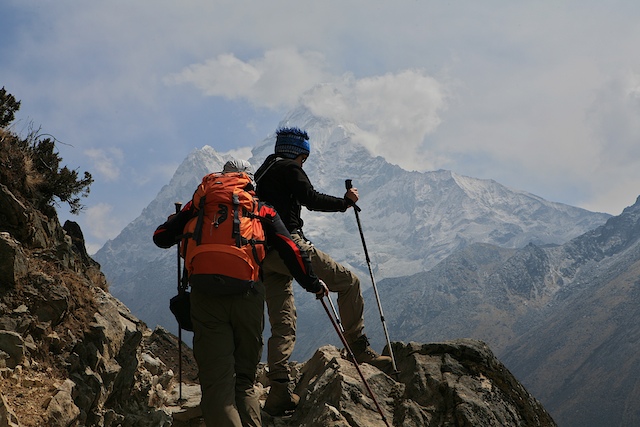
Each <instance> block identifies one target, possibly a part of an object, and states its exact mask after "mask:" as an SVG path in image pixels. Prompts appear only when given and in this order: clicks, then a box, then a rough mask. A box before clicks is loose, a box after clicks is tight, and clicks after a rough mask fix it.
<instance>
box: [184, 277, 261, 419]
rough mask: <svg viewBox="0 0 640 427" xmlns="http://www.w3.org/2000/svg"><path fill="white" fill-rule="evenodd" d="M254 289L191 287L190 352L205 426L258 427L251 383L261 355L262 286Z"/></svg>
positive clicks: (254, 394) (257, 408)
mask: <svg viewBox="0 0 640 427" xmlns="http://www.w3.org/2000/svg"><path fill="white" fill-rule="evenodd" d="M256 290H257V292H252V291H250V292H248V293H246V294H241V295H230V296H213V295H209V294H207V293H205V292H202V291H198V290H197V289H193V290H192V293H191V318H192V320H193V332H194V336H193V352H194V356H195V358H196V362H197V363H198V371H199V373H198V376H199V379H200V388H201V389H202V400H201V402H200V408H201V409H202V414H203V416H204V420H205V423H206V425H207V426H209V427H223V426H224V427H227V426H229V427H245V426H251V427H259V426H261V425H262V421H261V418H260V402H259V401H258V394H257V392H256V390H255V389H254V387H253V385H254V382H255V378H256V370H257V367H258V363H259V362H260V358H261V356H262V344H263V342H262V330H263V328H264V286H263V285H262V283H257V284H256Z"/></svg>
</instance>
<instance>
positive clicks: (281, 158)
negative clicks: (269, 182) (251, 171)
mask: <svg viewBox="0 0 640 427" xmlns="http://www.w3.org/2000/svg"><path fill="white" fill-rule="evenodd" d="M280 160H284V157H280V156H276V157H274V158H273V159H271V161H270V162H269V164H267V166H266V167H265V168H264V169H263V170H261V171H259V172H260V174H256V175H255V176H254V179H255V181H256V183H257V182H259V181H260V180H261V179H262V177H263V176H264V175H265V174H266V173H267V172H268V171H269V169H271V166H273V165H275V164H276V162H279V161H280Z"/></svg>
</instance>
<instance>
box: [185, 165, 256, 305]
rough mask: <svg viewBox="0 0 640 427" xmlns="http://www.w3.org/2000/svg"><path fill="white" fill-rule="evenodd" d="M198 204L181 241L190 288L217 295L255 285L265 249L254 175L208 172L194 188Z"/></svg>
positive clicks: (233, 292)
mask: <svg viewBox="0 0 640 427" xmlns="http://www.w3.org/2000/svg"><path fill="white" fill-rule="evenodd" d="M193 206H194V207H195V209H196V212H197V216H195V217H193V218H191V219H190V220H189V222H187V224H186V226H185V228H184V235H185V239H183V241H182V255H183V256H184V259H185V268H186V270H187V274H188V277H189V283H190V284H191V286H192V287H198V289H202V290H203V291H207V292H210V293H212V294H218V295H227V294H235V293H242V292H245V291H247V290H249V289H252V288H253V285H254V283H255V282H256V281H257V280H258V277H259V272H260V264H261V263H262V260H263V259H264V257H265V253H266V250H265V234H264V230H263V228H262V223H261V222H260V216H258V209H259V207H258V199H257V198H256V197H255V193H254V191H253V185H252V181H251V177H250V176H249V175H248V174H247V173H245V172H230V173H212V174H209V175H207V176H205V177H204V178H203V179H202V183H201V184H200V185H199V186H198V188H197V190H196V191H195V193H194V195H193Z"/></svg>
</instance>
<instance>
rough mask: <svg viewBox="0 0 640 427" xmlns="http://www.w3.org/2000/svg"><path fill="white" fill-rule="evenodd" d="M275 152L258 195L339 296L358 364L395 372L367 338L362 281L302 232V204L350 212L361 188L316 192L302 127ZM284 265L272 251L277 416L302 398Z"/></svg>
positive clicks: (281, 139)
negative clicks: (339, 193) (293, 363)
mask: <svg viewBox="0 0 640 427" xmlns="http://www.w3.org/2000/svg"><path fill="white" fill-rule="evenodd" d="M274 151H275V152H274V154H271V155H269V156H268V157H267V158H266V159H265V161H264V163H263V164H262V166H260V168H258V171H257V172H256V176H255V178H256V182H257V189H256V191H257V194H258V197H260V199H261V200H264V201H265V202H267V203H269V204H271V205H273V207H275V209H276V210H277V211H278V214H279V215H280V216H281V217H282V220H283V221H284V223H285V225H286V227H287V229H288V230H289V232H290V233H291V236H292V237H293V240H294V241H295V242H296V243H297V244H298V246H300V248H302V249H303V250H305V251H306V252H307V253H308V254H309V257H310V258H311V264H312V265H313V269H314V271H315V272H316V274H317V275H318V277H320V278H321V279H322V280H323V281H324V282H325V283H326V284H327V286H328V287H329V290H330V291H331V292H337V293H338V310H339V311H340V317H341V319H342V324H343V326H344V329H345V332H344V335H345V338H346V340H347V342H348V344H349V347H350V348H351V349H352V351H353V353H354V356H355V358H356V360H357V362H358V363H369V364H371V365H374V366H376V367H378V368H379V369H381V370H383V371H385V372H387V373H391V372H392V363H391V358H390V357H388V356H381V355H379V354H378V353H376V352H375V351H373V350H372V349H371V347H370V346H369V341H368V339H367V336H366V335H365V334H364V300H363V298H362V293H361V290H360V279H358V277H357V276H356V275H355V274H354V273H353V272H351V271H349V270H348V269H347V268H346V267H344V266H343V265H341V264H339V263H337V262H336V261H334V260H333V258H331V256H329V255H328V254H326V253H324V252H322V251H321V250H320V249H318V248H317V247H315V246H314V245H313V244H312V243H311V242H310V241H308V240H307V239H306V238H305V236H304V234H303V232H302V226H303V221H302V218H301V217H300V214H301V209H302V206H305V207H306V208H307V209H309V210H313V211H322V212H345V211H346V210H347V209H348V208H349V207H351V206H353V205H354V204H355V202H357V201H358V192H357V190H356V189H355V188H351V189H349V190H347V192H346V193H345V195H344V197H334V196H330V195H327V194H322V193H319V192H318V191H316V190H315V189H314V188H313V185H312V184H311V182H310V181H309V177H308V176H307V174H306V173H305V171H304V170H303V168H302V166H303V164H304V162H305V161H306V160H307V158H308V157H309V154H310V144H309V136H308V135H307V132H305V131H302V130H300V129H298V128H284V129H279V130H278V131H277V133H276V143H275V150H274ZM283 261H284V259H281V257H280V256H279V254H278V253H274V252H270V253H269V254H267V257H266V258H265V261H264V265H263V272H264V278H263V280H264V283H265V287H266V291H267V297H266V298H267V311H268V313H269V322H270V323H271V337H270V338H269V342H268V345H267V352H268V353H267V354H268V355H267V362H268V365H269V374H268V376H269V381H270V383H271V391H270V392H269V396H268V398H267V401H266V402H265V405H264V410H265V411H266V412H267V413H269V414H271V415H274V416H275V415H282V414H283V413H286V412H287V411H290V410H293V409H295V407H296V406H297V404H298V402H299V400H300V398H299V396H297V395H296V394H294V393H292V392H291V390H290V387H289V386H288V384H289V382H290V381H291V377H290V372H289V364H288V362H289V357H290V356H291V353H292V352H293V347H294V343H295V338H296V313H295V305H294V299H293V288H292V282H293V277H295V275H294V274H293V271H291V270H288V269H287V266H286V264H285V263H283ZM292 276H293V277H292Z"/></svg>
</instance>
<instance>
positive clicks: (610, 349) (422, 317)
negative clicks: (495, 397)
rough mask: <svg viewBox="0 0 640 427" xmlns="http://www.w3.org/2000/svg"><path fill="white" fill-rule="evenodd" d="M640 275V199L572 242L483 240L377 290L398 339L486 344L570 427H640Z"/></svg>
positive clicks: (375, 333) (377, 332) (375, 329)
mask: <svg viewBox="0 0 640 427" xmlns="http://www.w3.org/2000/svg"><path fill="white" fill-rule="evenodd" d="M638 277H640V198H638V200H637V201H636V203H635V204H634V205H632V206H630V207H628V208H626V209H625V210H624V211H623V212H622V214H620V215H619V216H616V217H612V218H610V219H609V220H608V221H607V222H606V223H605V224H603V225H602V226H600V227H597V228H595V229H594V230H591V231H589V232H587V233H584V234H583V235H581V236H578V237H576V238H574V239H572V240H570V241H568V242H567V243H565V244H563V245H555V246H538V245H535V244H529V245H527V246H525V247H524V248H521V249H508V248H500V247H498V246H495V245H489V244H474V245H470V246H468V247H467V248H465V249H463V250H462V251H459V252H458V253H456V254H453V255H451V256H449V257H448V258H446V259H445V260H443V261H442V262H441V263H439V264H438V265H437V266H436V267H434V268H433V269H432V270H430V271H429V272H426V273H419V274H416V275H412V276H407V277H404V278H393V279H385V280H383V281H381V282H380V283H379V289H380V295H381V299H382V301H384V307H385V315H386V319H387V322H388V326H389V332H390V335H391V337H392V339H395V340H400V341H418V342H431V341H434V340H440V339H444V337H447V338H446V339H452V338H458V337H469V338H474V339H479V340H483V341H485V342H487V343H488V344H489V345H490V346H491V348H492V349H494V350H495V351H496V354H497V355H498V356H499V357H500V358H501V359H502V360H504V362H505V364H506V365H507V366H508V367H509V369H510V370H511V371H512V372H513V373H514V374H515V375H516V377H517V378H519V379H520V380H521V381H523V383H524V384H525V385H526V386H527V387H529V388H530V390H532V391H533V392H534V394H535V395H536V396H539V397H540V399H541V401H542V402H543V403H544V404H545V407H547V408H548V409H549V410H550V411H551V413H552V415H553V416H554V418H555V419H556V420H557V421H558V423H559V424H560V425H562V426H576V427H577V426H582V427H584V426H594V427H596V426H602V425H607V426H628V425H637V424H638V423H639V422H640V411H639V410H638V406H637V402H638V401H639V399H640V395H638V392H637V390H638V389H639V385H640V382H639V381H640V380H638V378H640V368H638V366H640V360H638V354H640V351H639V350H640V339H639V337H640V327H639V326H638V322H637V319H638V318H639V316H640V281H639V280H638ZM365 300H366V306H367V310H368V314H369V316H370V317H371V318H372V319H374V320H373V321H372V322H369V324H368V325H369V330H370V331H371V334H370V336H371V337H372V343H373V344H374V346H375V345H383V341H382V337H383V335H382V331H381V328H380V322H379V321H376V319H375V317H374V316H375V315H377V313H376V308H375V300H374V298H373V295H372V294H371V293H370V292H369V293H366V294H365ZM612 396H615V398H612Z"/></svg>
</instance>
